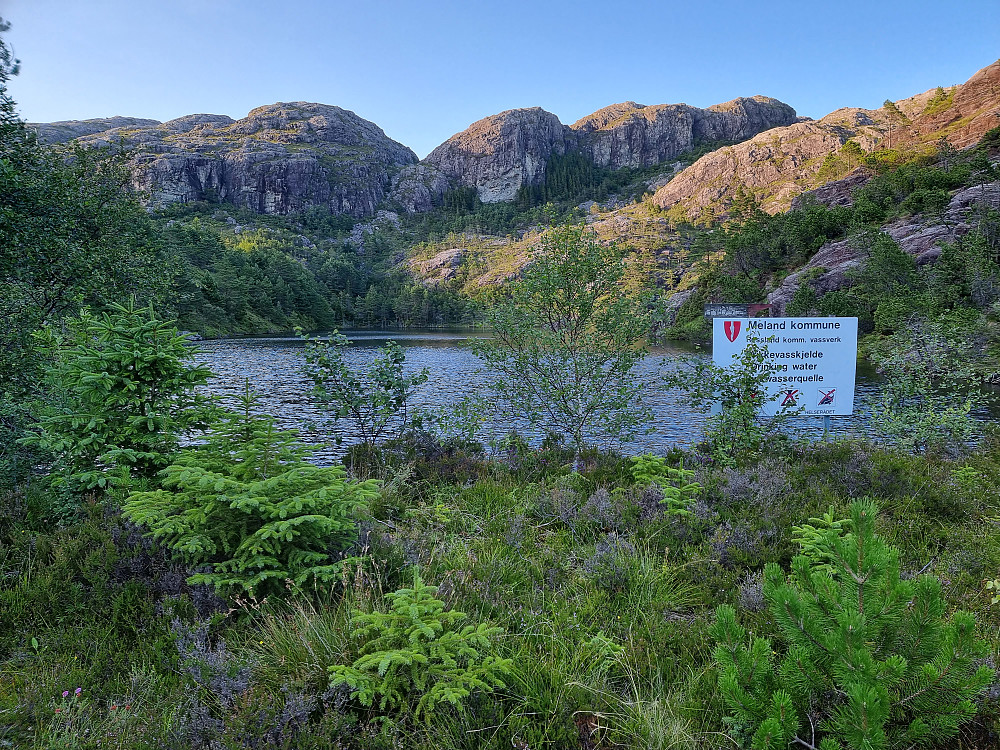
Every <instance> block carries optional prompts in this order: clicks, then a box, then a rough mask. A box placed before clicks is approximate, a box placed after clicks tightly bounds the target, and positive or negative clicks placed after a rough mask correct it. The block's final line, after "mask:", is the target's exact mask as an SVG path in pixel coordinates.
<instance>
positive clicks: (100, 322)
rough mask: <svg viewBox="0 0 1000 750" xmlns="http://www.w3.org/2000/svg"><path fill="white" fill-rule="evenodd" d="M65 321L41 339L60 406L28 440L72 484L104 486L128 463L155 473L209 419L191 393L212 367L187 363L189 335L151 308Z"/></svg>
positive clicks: (121, 308) (204, 402)
mask: <svg viewBox="0 0 1000 750" xmlns="http://www.w3.org/2000/svg"><path fill="white" fill-rule="evenodd" d="M66 327H67V331H66V333H65V334H64V335H63V334H58V333H54V332H51V331H49V332H47V334H46V335H45V336H44V337H43V339H44V340H45V341H46V348H47V350H48V351H49V352H51V356H52V357H53V360H54V364H53V367H52V369H51V371H50V374H49V378H48V385H49V388H50V389H51V390H52V392H53V393H54V394H55V396H54V402H53V404H52V405H51V406H49V407H48V408H47V409H46V410H45V411H43V413H42V416H41V419H40V421H39V423H38V427H37V429H38V431H37V433H34V434H31V435H30V436H28V437H26V438H24V441H23V442H24V443H25V444H27V445H30V446H34V447H37V448H39V449H41V450H43V451H46V452H48V453H50V454H51V455H53V456H54V457H55V462H56V463H55V471H56V473H57V475H58V477H57V478H58V482H59V483H65V484H68V486H69V487H70V489H72V490H94V489H99V490H103V489H104V488H106V487H107V486H108V484H109V482H110V480H111V477H112V475H114V474H117V473H120V472H119V470H120V469H122V468H125V469H128V470H129V471H131V472H133V473H134V474H136V475H138V476H141V477H149V476H152V475H153V474H155V473H156V472H157V471H159V470H160V469H162V468H163V467H164V466H166V465H167V464H168V463H169V462H170V459H171V457H172V456H173V454H174V453H175V451H176V450H177V446H178V443H179V440H180V438H181V437H183V436H184V435H186V434H188V433H189V432H190V431H191V430H193V429H196V428H199V427H201V426H203V424H204V421H205V419H206V418H207V417H208V416H209V414H210V411H209V410H208V407H209V403H210V402H209V400H208V399H207V398H206V397H205V396H201V395H199V394H197V393H195V389H196V388H197V387H198V386H199V385H202V384H204V383H205V382H206V381H207V380H208V377H209V375H210V374H211V373H210V372H209V371H208V370H207V369H206V368H204V367H200V366H196V365H192V364H191V363H190V360H191V358H192V356H193V354H194V352H193V350H192V349H191V348H190V347H189V346H187V340H186V338H185V337H184V336H182V335H181V334H180V333H179V332H178V331H177V329H176V328H175V327H174V326H173V325H172V323H170V322H168V321H164V320H161V319H159V318H158V317H157V316H156V314H155V313H154V311H153V308H152V307H149V308H147V309H141V308H136V307H135V305H134V303H132V302H129V303H128V304H126V305H111V307H110V308H109V312H106V313H102V314H100V315H93V314H91V313H90V312H89V311H87V310H84V312H83V313H81V315H80V316H79V317H78V318H75V319H71V320H69V321H67V324H66Z"/></svg>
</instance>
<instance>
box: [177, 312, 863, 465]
mask: <svg viewBox="0 0 1000 750" xmlns="http://www.w3.org/2000/svg"><path fill="white" fill-rule="evenodd" d="M342 333H343V334H344V335H345V336H347V337H348V338H349V339H350V341H351V346H350V347H349V349H348V350H347V352H346V359H347V362H348V363H349V364H351V365H352V366H357V367H364V366H365V365H366V364H367V363H370V362H371V360H372V359H373V358H374V356H375V353H376V350H377V348H378V347H380V346H382V345H384V344H385V342H386V341H389V340H393V341H396V342H397V343H398V344H399V345H400V346H402V347H403V348H404V351H405V352H406V369H407V371H409V372H412V371H416V370H419V369H420V368H423V367H426V368H427V369H428V370H429V372H430V377H429V379H428V381H427V382H426V383H425V384H424V385H422V386H420V387H419V389H418V390H417V392H416V394H415V396H414V398H413V403H414V406H416V407H423V408H440V407H447V406H449V405H451V404H454V403H455V402H456V401H458V400H459V399H461V398H462V397H463V396H465V395H470V394H472V393H473V392H475V391H476V389H477V387H479V386H481V385H483V384H484V383H485V382H486V375H485V374H484V373H482V372H481V371H480V368H481V363H480V361H479V360H478V359H477V358H476V357H475V356H474V355H473V354H472V353H471V352H470V351H469V350H468V348H467V344H468V342H469V340H470V339H473V338H477V337H482V336H484V334H483V333H482V332H477V331H468V330H439V329H429V330H412V329H411V330H404V331H375V330H344V331H342ZM197 347H198V349H199V354H198V356H197V360H198V361H199V362H200V363H202V364H205V365H206V366H207V367H209V368H210V369H211V370H212V372H213V373H215V377H214V378H213V379H212V380H211V381H210V382H209V384H208V386H207V390H208V391H209V392H210V393H213V394H216V395H218V396H220V397H222V399H223V401H224V402H226V403H227V404H233V403H235V400H236V399H237V398H238V397H239V396H240V395H241V394H242V393H243V389H244V384H245V382H246V381H247V380H249V382H250V387H251V388H252V389H253V390H254V391H255V392H256V393H257V395H258V397H259V400H260V411H261V412H263V413H267V414H270V415H272V416H274V417H275V418H276V420H277V423H278V426H279V427H282V428H296V429H298V430H299V431H300V433H301V437H302V438H303V439H304V440H305V441H306V442H308V443H311V444H314V445H316V446H320V450H319V451H318V454H317V458H318V459H319V460H320V461H322V462H324V463H325V462H330V461H334V460H336V459H337V458H338V457H339V455H340V454H341V453H342V452H343V448H338V447H331V446H329V445H325V444H328V443H333V435H334V434H339V435H340V436H341V438H342V439H343V442H344V444H349V443H351V442H353V440H352V436H351V435H350V432H349V426H350V425H349V422H348V421H347V420H343V421H341V422H340V423H339V424H338V425H336V426H334V425H333V424H332V423H331V421H330V419H329V417H328V416H327V415H326V414H324V412H323V411H322V410H320V409H318V408H317V407H316V406H315V404H314V402H313V400H312V398H311V396H310V395H309V390H310V383H309V382H308V381H307V380H306V378H305V377H304V376H303V375H302V373H301V367H302V365H303V364H304V356H303V351H304V343H303V342H302V341H301V340H299V339H297V338H295V337H294V336H260V337H252V338H234V339H217V340H210V341H202V342H198V344H197ZM686 356H697V357H705V358H706V359H707V358H708V357H709V353H708V351H707V350H705V349H698V348H694V347H690V346H683V345H679V344H678V345H667V346H658V347H655V348H654V349H653V350H652V351H651V352H650V354H649V356H647V357H646V358H645V359H644V360H643V362H642V363H641V364H640V366H639V368H638V371H639V375H640V376H643V377H650V378H652V379H653V382H654V383H655V378H656V374H657V373H658V372H660V371H661V368H670V367H674V366H676V364H677V362H678V361H679V359H680V358H681V357H686ZM876 385H877V381H876V378H875V376H874V375H873V373H872V372H871V371H870V370H867V369H866V368H864V367H859V371H858V384H857V391H856V395H855V414H854V415H853V416H851V417H834V418H833V419H832V431H833V432H834V433H835V434H846V433H852V432H861V431H863V430H864V427H865V422H866V416H865V415H866V414H867V412H868V408H867V403H868V401H869V399H870V398H871V397H872V395H873V393H874V391H875V389H876ZM644 398H645V399H646V401H647V403H648V404H649V406H650V408H651V410H652V412H653V417H654V419H653V422H652V423H651V427H652V428H653V432H652V434H649V435H643V436H640V437H639V438H637V439H636V440H634V441H632V442H631V443H628V444H625V445H623V446H616V447H621V448H624V449H625V450H627V451H629V452H632V453H642V452H647V451H649V452H653V453H664V452H665V451H667V450H669V449H670V448H671V447H673V446H675V445H679V446H688V445H690V444H691V443H693V442H694V441H696V440H697V439H698V437H699V436H700V435H701V432H702V429H703V426H704V422H705V419H706V417H705V415H703V414H700V413H698V412H696V411H693V410H692V409H691V408H690V407H689V406H687V405H686V404H685V403H684V401H683V399H682V398H681V394H680V393H679V392H677V391H673V390H669V389H667V388H665V387H660V388H656V387H651V388H649V389H647V390H646V393H645V394H644ZM512 428H516V429H518V430H519V431H521V432H522V433H524V434H526V435H527V436H528V437H529V439H532V440H534V441H535V442H537V441H539V440H540V439H541V437H542V436H541V435H539V434H532V433H531V431H530V430H528V429H527V425H526V424H525V423H524V422H523V421H522V420H519V419H517V417H516V415H503V414H498V415H497V419H496V420H494V423H493V424H491V425H488V426H487V428H486V429H485V431H484V434H483V435H482V437H481V439H483V440H484V441H485V440H487V439H489V438H490V437H491V436H502V435H505V434H507V433H508V432H509V431H510V430H511V429H512ZM789 429H790V430H791V431H793V432H795V433H796V434H801V435H804V436H809V437H814V438H821V437H822V434H823V420H822V418H818V417H809V418H801V419H797V420H795V421H794V422H793V423H792V424H791V425H790V428H789Z"/></svg>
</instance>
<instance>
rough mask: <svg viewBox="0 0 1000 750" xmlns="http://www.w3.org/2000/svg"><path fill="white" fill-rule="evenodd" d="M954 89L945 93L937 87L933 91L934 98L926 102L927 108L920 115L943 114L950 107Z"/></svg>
mask: <svg viewBox="0 0 1000 750" xmlns="http://www.w3.org/2000/svg"><path fill="white" fill-rule="evenodd" d="M955 90H956V89H955V87H953V88H951V89H950V90H948V91H945V90H944V88H943V87H941V86H938V87H937V89H935V91H934V96H932V97H931V98H930V99H929V100H928V102H927V106H926V107H924V111H923V112H922V113H921V114H922V115H924V116H926V115H936V114H938V113H939V112H943V111H944V110H946V109H948V107H950V106H951V103H952V101H954V99H955Z"/></svg>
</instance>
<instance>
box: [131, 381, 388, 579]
mask: <svg viewBox="0 0 1000 750" xmlns="http://www.w3.org/2000/svg"><path fill="white" fill-rule="evenodd" d="M253 406H254V399H253V397H252V396H251V395H250V393H249V388H248V392H247V394H246V395H245V396H244V397H243V400H242V412H241V413H230V414H227V415H226V416H225V417H224V418H223V419H222V420H221V421H220V422H218V423H217V424H215V425H214V426H213V428H212V430H211V432H210V433H209V434H208V436H207V437H206V442H205V444H204V445H202V446H198V447H195V448H191V449H188V450H185V451H183V452H182V453H181V454H180V455H179V456H178V458H177V460H176V461H175V462H174V463H173V464H171V465H170V466H168V467H167V468H166V469H164V470H163V472H162V473H161V475H160V479H161V483H162V485H163V488H164V489H160V490H156V491H153V492H137V493H133V494H131V495H130V496H129V498H128V501H127V502H126V504H125V506H124V508H123V514H124V515H125V516H126V517H127V518H128V519H130V520H132V521H134V522H135V523H138V524H142V525H144V526H146V527H148V528H149V534H150V535H151V536H152V537H153V538H155V539H157V540H159V541H160V542H161V543H162V544H163V545H164V546H165V547H166V548H167V549H169V550H171V551H172V552H173V553H174V554H176V555H177V556H178V557H180V558H181V559H183V560H184V561H185V562H186V563H188V564H190V565H206V564H207V565H209V566H210V570H209V571H208V572H200V573H196V574H195V575H193V576H191V577H190V578H189V579H188V581H189V583H192V584H195V583H208V584H212V585H214V586H216V587H217V588H218V589H220V590H221V591H226V592H241V591H247V592H250V593H253V594H268V593H281V592H282V591H284V590H285V588H286V584H289V585H292V586H294V587H296V588H299V589H301V588H302V587H305V586H307V585H309V584H316V583H328V582H331V581H336V580H338V579H339V578H340V572H341V565H340V562H339V560H338V557H337V556H338V555H339V554H341V553H342V552H343V551H344V550H345V549H346V548H347V547H348V545H349V544H350V543H351V542H352V541H353V537H354V533H355V517H356V515H357V513H358V512H359V511H360V510H361V509H362V508H364V507H365V505H366V503H367V502H368V501H370V500H371V499H373V498H374V497H376V496H377V495H378V489H377V484H376V483H375V482H373V481H365V482H355V481H349V480H348V479H346V473H345V471H344V469H343V468H341V467H338V466H333V467H327V468H321V467H318V466H315V465H313V464H311V463H309V462H308V461H307V460H306V457H307V456H308V454H309V450H308V449H307V448H306V447H305V446H303V445H302V444H301V443H299V442H298V441H297V440H296V439H295V436H294V433H292V432H288V431H281V430H277V429H275V427H274V420H273V419H271V418H270V417H260V416H255V415H254V414H253V413H252V409H253Z"/></svg>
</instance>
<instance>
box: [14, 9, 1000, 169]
mask: <svg viewBox="0 0 1000 750" xmlns="http://www.w3.org/2000/svg"><path fill="white" fill-rule="evenodd" d="M0 15H2V16H3V17H4V18H6V19H7V20H9V21H10V22H11V23H12V28H11V30H10V32H8V34H7V35H6V38H7V41H8V42H9V43H11V44H12V46H13V47H14V51H15V53H16V54H17V56H18V57H19V58H20V59H21V61H22V73H21V75H20V76H19V77H18V78H15V79H14V80H13V81H12V82H11V84H10V91H11V93H12V95H13V97H14V99H15V100H16V101H17V102H18V105H19V110H20V113H21V115H22V116H23V117H24V118H25V119H27V120H30V121H36V122H38V121H41V122H48V121H53V120H67V119H86V118H91V117H107V116H111V115H119V114H120V115H131V116H136V117H150V118H154V119H157V120H168V119H171V118H174V117H180V116H181V115H186V114H192V113H197V112H209V113H218V114H227V115H230V116H231V117H241V116H243V115H245V114H246V113H247V112H248V111H249V110H250V109H252V108H254V107H256V106H260V105H262V104H271V103H273V102H276V101H298V100H305V101H315V102H322V103H325V104H336V105H338V106H340V107H344V108H345V109H350V110H353V111H354V112H356V113H357V114H358V115H360V116H361V117H364V118H365V119H368V120H371V121H373V122H375V123H376V124H378V125H379V126H380V127H381V128H382V129H383V130H385V132H386V134H387V135H389V136H390V137H391V138H394V139H396V140H398V141H401V142H402V143H405V144H406V145H407V146H410V147H411V148H412V149H413V150H414V151H416V152H417V154H418V155H419V156H421V157H423V156H425V155H426V154H427V152H429V151H430V150H431V149H432V148H434V146H436V145H438V144H439V143H441V142H442V141H444V140H445V139H447V138H448V137H450V136H451V135H453V134H454V133H456V132H458V131H460V130H463V129H464V128H465V127H467V126H468V125H469V124H470V123H472V122H474V121H475V120H478V119H480V118H482V117H485V116H487V115H490V114H494V113H496V112H500V111H502V110H505V109H512V108H515V107H533V106H540V107H543V108H544V109H547V110H549V111H550V112H554V113H555V114H556V115H558V116H559V118H560V119H561V120H562V121H563V122H564V123H572V122H574V121H575V120H577V119H578V118H580V117H582V116H584V115H587V114H589V113H591V112H593V111H594V110H597V109H600V108H601V107H604V106H607V105H608V104H612V103H615V102H620V101H626V100H633V101H638V102H641V103H643V104H661V103H675V102H686V103H688V104H692V105H695V106H700V107H705V106H708V105H710V104H715V103H718V102H722V101H726V100H728V99H732V98H734V97H737V96H751V95H753V94H766V95H768V96H774V97H777V98H778V99H781V100H782V101H785V102H787V103H788V104H791V105H792V106H793V107H795V109H796V110H797V111H798V112H799V114H801V115H806V116H809V117H821V116H823V115H824V114H826V113H827V112H830V111H831V110H834V109H836V108H838V107H842V106H860V107H878V106H880V105H881V103H882V102H883V101H884V100H885V99H886V98H891V99H900V98H903V97H906V96H910V95H912V94H916V93H919V92H921V91H925V90H927V89H929V88H932V87H934V86H938V85H950V84H954V83H961V82H963V81H965V80H966V79H968V78H969V77H970V76H971V75H972V74H973V73H975V72H976V70H978V69H979V68H982V67H985V66H986V65H989V64H990V63H992V62H994V61H995V60H996V59H997V57H998V56H1000V2H998V0H968V1H966V0H953V1H952V2H949V3H947V4H946V5H945V4H942V3H941V2H921V1H920V0H912V1H911V2H879V1H878V0H869V1H868V2H854V0H846V1H845V2H841V3H837V4H832V5H831V4H828V3H822V4H821V3H813V2H810V1H809V0H800V1H799V2H766V0H764V1H761V2H755V3H754V2H745V1H744V2H728V1H726V0H716V2H700V3H699V2H695V3H692V2H689V1H688V2H672V1H670V0H660V1H659V2H656V1H653V0H631V1H630V0H618V2H614V0H603V2H591V1H590V0H577V1H576V2H565V1H564V0H551V1H549V0H534V2H525V1H522V0H507V1H506V2H493V1H492V0H464V2H457V1H453V0H438V1H436V2H434V1H431V0H410V1H409V2H399V1H397V0H354V1H353V2H342V0H326V1H324V0H286V2H284V3H276V2H273V0H268V2H261V1H258V0H167V1H166V2H165V1H163V0H159V1H152V0H87V1H86V2H83V1H82V0H0Z"/></svg>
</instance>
